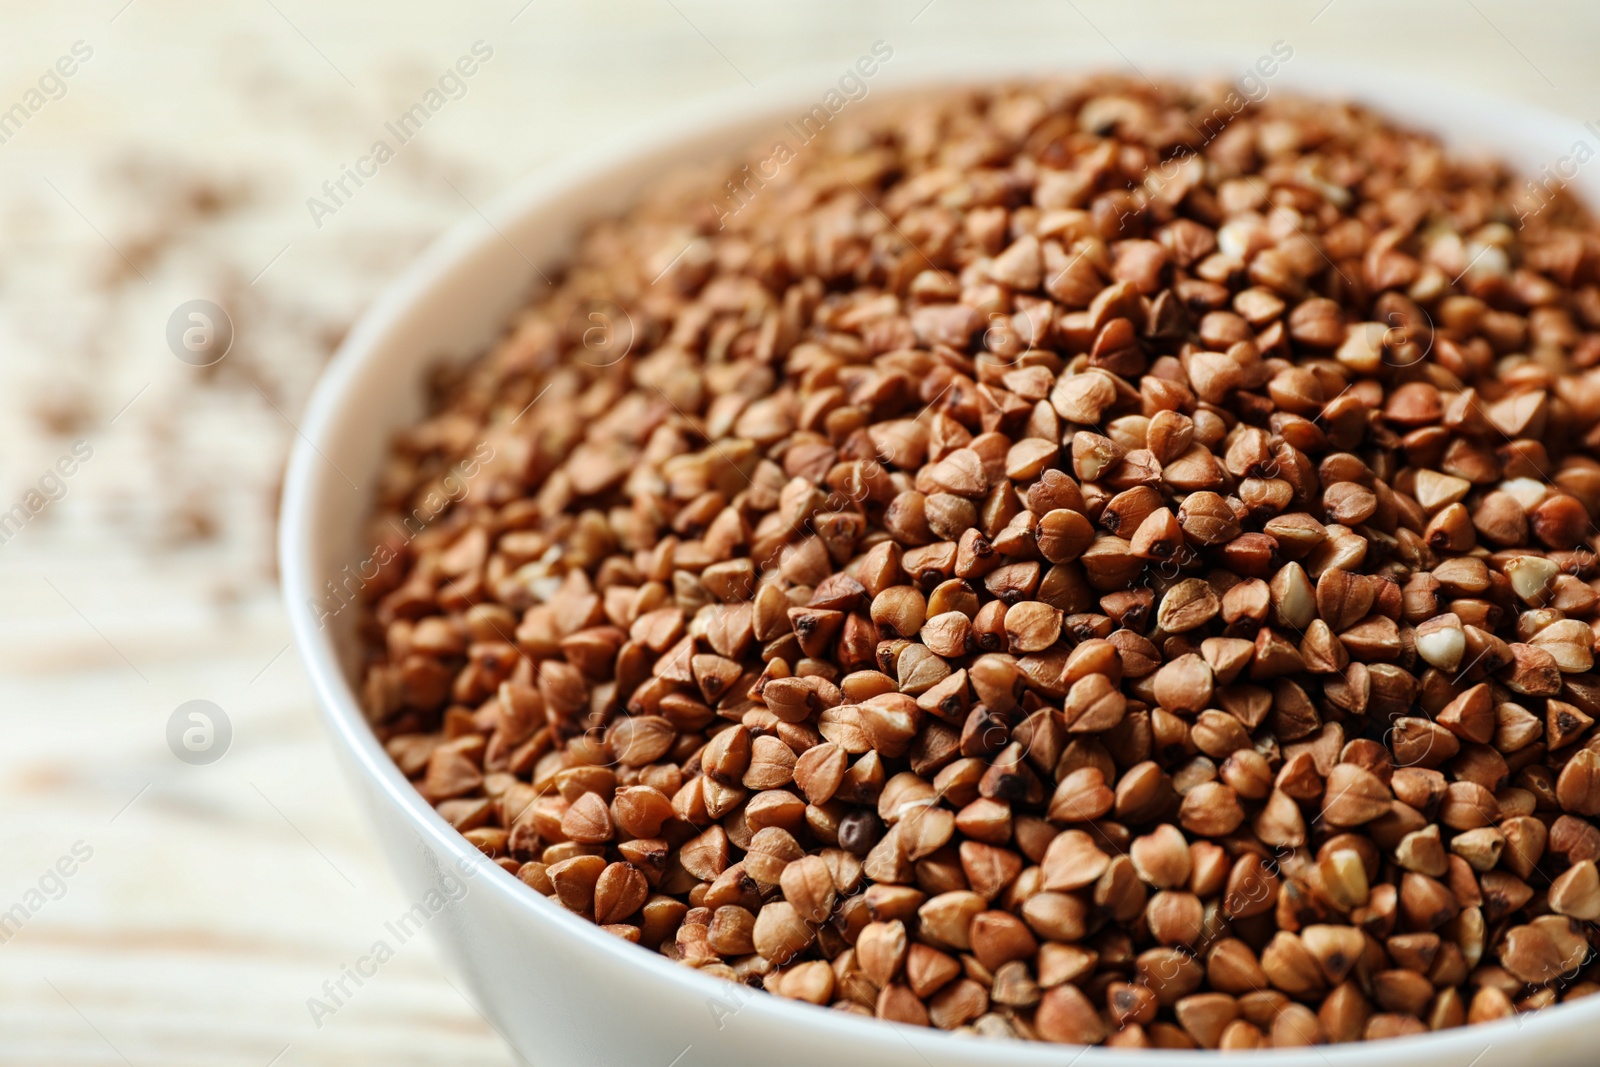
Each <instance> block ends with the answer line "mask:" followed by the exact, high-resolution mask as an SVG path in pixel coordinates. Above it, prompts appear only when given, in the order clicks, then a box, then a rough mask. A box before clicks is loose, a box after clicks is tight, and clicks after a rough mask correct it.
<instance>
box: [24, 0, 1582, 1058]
mask: <svg viewBox="0 0 1600 1067" xmlns="http://www.w3.org/2000/svg"><path fill="white" fill-rule="evenodd" d="M0 18H3V25H4V26H5V32H4V45H3V46H0V73H3V75H4V76H3V77H0V114H4V113H6V112H7V111H8V109H11V108H12V105H14V104H19V103H20V104H22V105H23V108H24V112H23V113H22V114H23V118H22V120H20V121H17V120H13V123H12V125H11V126H7V125H5V124H4V122H0V247H3V249H4V254H3V255H0V415H3V418H4V423H3V425H4V426H5V427H6V429H7V432H6V433H5V434H4V436H3V438H0V513H4V512H7V511H10V510H11V508H12V506H13V504H17V503H21V504H22V505H23V509H24V510H23V512H22V514H24V515H25V516H26V518H27V521H26V522H25V523H24V524H22V525H21V526H20V527H16V528H9V529H8V528H6V527H4V526H0V539H3V541H4V543H3V544H0V638H3V639H0V738H3V740H0V1064H4V1065H7V1067H11V1065H28V1064H40V1065H52V1067H55V1065H68V1064H111V1065H115V1064H132V1065H138V1067H145V1065H171V1067H182V1065H190V1064H193V1065H205V1067H214V1065H229V1067H231V1065H239V1067H268V1065H269V1064H276V1065H280V1067H299V1065H313V1064H316V1065H335V1064H337V1065H346V1064H374V1065H384V1067H394V1065H402V1064H418V1065H432V1064H440V1065H443V1064H450V1065H452V1067H468V1065H484V1067H488V1065H497V1067H498V1065H504V1064H509V1063H512V1062H517V1061H518V1059H519V1057H517V1056H516V1054H515V1053H513V1052H512V1051H511V1050H509V1049H508V1048H507V1047H506V1046H505V1045H504V1044H503V1043H502V1042H501V1041H500V1039H499V1038H498V1037H497V1036H496V1034H495V1032H494V1031H493V1030H492V1029H491V1028H490V1026H489V1025H488V1024H487V1023H486V1021H485V1020H484V1019H483V1018H482V1017H481V1016H479V1015H478V1013H477V1012H476V1010H475V1009H474V1008H473V1007H472V1006H471V1005H470V1004H469V1003H468V1002H467V1001H466V1000H465V999H464V998H463V996H462V995H461V994H460V993H459V992H458V989H457V986H458V985H459V979H457V978H456V977H455V976H454V975H452V974H451V973H450V972H449V971H448V970H447V969H446V968H445V967H444V965H443V964H442V962H441V960H440V958H439V956H438V955H437V953H436V951H435V949H434V947H433V945H432V944H431V943H430V942H429V941H428V939H426V938H420V939H417V940H415V941H412V942H409V943H407V944H406V945H405V946H404V947H403V948H402V949H401V950H400V952H399V953H398V955H397V957H396V958H395V959H394V960H393V961H392V962H391V963H389V964H388V965H387V966H386V967H385V968H384V969H383V971H382V972H381V974H380V976H379V977H378V978H377V979H376V980H373V981H371V982H369V983H368V984H367V985H366V986H364V987H363V988H362V989H361V990H360V991H359V992H358V994H357V995H356V996H355V997H354V998H352V1000H351V1002H350V1003H349V1004H348V1005H347V1006H346V1007H345V1008H344V1009H342V1010H341V1011H339V1012H338V1014H337V1016H336V1017H334V1018H329V1019H323V1020H322V1021H321V1025H320V1026H319V1025H317V1023H316V1022H315V1021H314V1020H313V1019H312V1016H311V1013H310V1012H309V1011H308V1008H307V1004H306V1001H307V998H309V997H311V996H313V995H316V994H318V993H319V990H320V987H321V985H322V983H323V982H324V981H325V980H327V979H330V978H334V977H337V975H338V972H339V970H340V968H341V967H342V966H343V965H344V964H345V963H348V962H349V961H351V960H352V959H354V958H355V956H356V955H358V954H359V952H360V951H361V950H362V949H364V947H365V946H368V945H370V944H371V943H372V941H373V940H374V939H375V938H376V937H377V936H379V935H380V933H381V929H382V925H383V922H384V921H385V920H386V919H388V918H390V917H392V916H394V915H395V914H397V913H398V912H399V911H400V910H402V909H403V908H404V907H405V906H406V901H404V900H403V898H402V896H401V894H400V891H399V890H398V888H397V887H396V885H395V883H394V882H393V881H392V879H391V877H390V875H389V873H388V871H387V870H386V868H385V866H384V864H383V862H382V859H381V857H379V855H378V854H377V851H376V850H375V848H374V847H373V845H372V843H371V841H370V839H369V837H368V829H367V826H366V824H365V822H364V821H363V818H362V816H361V813H360V812H359V811H358V810H356V809H355V806H354V803H353V796H352V794H351V792H350V791H349V790H348V789H347V788H346V786H345V784H344V783H343V782H342V781H341V780H340V778H339V777H338V774H337V771H336V768H335V766H334V763H333V761H332V759H331V758H330V754H329V750H328V746H327V742H326V740H325V738H324V736H323V734H322V732H321V729H320V727H319V725H318V722H317V719H316V716H315V711H314V708H313V701H312V697H311V693H310V689H309V686H308V684H307V681H306V678H305V675H304V673H303V671H302V670H301V667H300V664H299V662H298V660H297V659H296V656H295V653H294V651H293V650H292V649H291V648H289V647H288V633H287V627H286V623H285V617H284V613H283V610H282V608H281V607H280V605H279V601H278V599H277V591H276V588H275V585H274V565H273V558H272V553H273V534H272V522H273V519H274V514H275V510H276V509H275V502H274V498H275V494H276V491H277V487H278V482H279V476H280V470H281V466H282V461H283V457H284V454H285V450H286V448H287V446H288V444H289V442H290V441H291V440H292V439H293V436H294V434H295V432H296V431H295V428H294V422H295V419H296V418H297V416H298V413H299V411H300V410H301V408H302V406H303V404H304V402H305V399H306V397H307V395H308V393H309V390H310V388H311V386H312V383H313V381H314V380H315V377H316V375H317V373H318V371H319V369H320V367H321V366H322V364H323V362H324V361H325V360H326V358H327V356H328V354H329V353H330V351H331V350H332V347H333V346H334V345H335V344H336V343H337V342H338V340H339V338H340V337H341V336H342V335H343V333H344V332H345V330H346V329H347V328H348V326H349V324H350V323H351V321H352V320H353V318H354V317H355V316H356V315H357V314H358V313H359V311H360V310H361V308H362V307H363V306H364V305H365V304H367V303H368V302H369V301H370V300H371V299H372V298H373V296H374V295H375V294H376V293H377V292H378V290H379V289H380V287H381V286H382V285H383V284H384V283H385V281H386V280H387V279H389V278H391V277H392V276H393V275H394V273H395V272H396V271H397V269H398V268H399V266H400V265H401V264H403V263H404V262H405V261H406V260H407V258H408V257H410V256H411V255H412V254H414V253H415V252H416V250H418V249H419V248H420V247H421V246H422V245H423V244H424V243H425V242H426V241H427V240H428V239H429V238H430V237H432V236H433V235H435V234H436V233H437V232H438V231H439V230H440V229H442V228H443V227H444V226H446V225H448V224H449V223H451V222H452V221H454V220H455V219H457V218H459V217H462V216H464V215H466V214H467V213H469V212H470V211H471V210H472V209H471V208H470V207H469V205H468V203H466V202H464V201H467V200H468V199H469V198H470V201H471V202H473V203H476V202H479V201H480V200H481V199H483V198H487V197H488V196H490V195H491V194H492V193H493V192H494V191H496V190H497V189H499V188H500V187H502V186H503V185H504V184H506V183H507V182H509V181H510V180H512V179H513V178H514V177H515V176H517V175H520V174H522V173H524V172H526V171H528V170H530V169H533V168H535V167H537V166H539V165H540V164H542V163H546V162H548V161H550V160H553V159H555V158H557V157H559V156H561V155H562V154H564V153H567V152H570V151H572V150H574V149H575V148H578V147H581V146H583V145H585V144H587V143H589V142H592V141H594V140H596V139H598V138H600V137H603V136H606V135H609V134H613V133H616V132H617V131H619V130H622V129H626V128H628V127H630V126H634V125H638V124H644V125H648V123H649V121H650V119H651V117H652V116H653V115H657V114H659V113H660V112H661V111H662V110H663V109H665V108H667V107H669V106H671V105H674V104H677V103H680V102H682V101H686V100H689V99H692V98H694V97H696V96H699V95H703V94H708V93H712V92H716V91H722V90H730V89H732V90H735V91H738V90H739V87H740V86H742V85H744V83H745V82H747V81H748V82H749V83H751V84H753V85H760V84H762V83H764V82H766V81H768V80H770V79H772V78H775V77H777V76H779V75H781V74H783V73H785V72H787V71H789V70H791V69H792V68H795V67H799V66H809V65H817V64H822V65H824V66H826V65H827V64H831V63H837V64H839V66H840V69H843V66H844V65H845V64H847V63H849V62H851V61H852V60H853V59H854V58H855V56H857V55H858V54H860V53H861V52H863V51H865V50H866V49H867V48H868V47H869V46H870V45H871V43H872V42H873V41H875V40H878V39H883V40H887V41H889V42H890V43H891V44H892V45H893V46H894V48H895V49H896V52H897V55H907V56H914V55H916V54H918V53H919V52H922V51H928V50H934V49H947V48H949V47H950V45H951V44H952V43H960V42H969V43H978V44H984V45H989V46H993V45H998V44H1003V43H1004V42H1006V41H1010V40H1015V39H1019V38H1026V39H1028V40H1034V41H1037V40H1040V39H1045V40H1060V41H1062V42H1063V43H1064V44H1070V45H1071V46H1072V47H1074V48H1076V49H1079V50H1083V49H1088V50H1089V51H1090V52H1092V53H1093V54H1094V55H1096V56H1097V57H1098V60H1099V61H1100V62H1102V63H1103V64H1104V65H1106V66H1107V67H1119V66H1123V65H1124V57H1123V54H1122V53H1123V52H1124V50H1125V46H1126V45H1127V44H1128V43H1130V42H1135V41H1140V40H1146V39H1149V38H1150V37H1152V36H1154V37H1159V38H1161V39H1163V40H1165V39H1170V40H1174V41H1179V42H1186V43H1188V44H1191V45H1194V44H1205V43H1214V44H1218V45H1230V46H1235V47H1242V48H1245V49H1251V48H1256V47H1259V48H1260V49H1261V50H1265V48H1266V47H1267V46H1268V45H1269V44H1270V43H1271V42H1272V41H1274V40H1278V39H1282V40H1285V41H1288V42H1290V43H1291V44H1292V46H1293V47H1294V49H1295V52H1296V55H1297V56H1306V57H1316V58H1318V59H1326V60H1340V61H1354V62H1362V63H1367V64H1370V65H1373V66H1378V67H1401V68H1404V69H1407V70H1413V71H1417V72H1420V73H1423V74H1428V75H1432V76H1434V77H1436V78H1439V79H1442V80H1445V81H1449V82H1453V83H1456V84H1460V85H1467V86H1473V87H1477V88H1480V89H1488V90H1492V91H1495V92H1498V93H1501V94H1503V95H1506V96H1510V97H1514V98H1518V99H1522V100H1526V101H1530V102H1534V103H1539V104H1543V105H1545V106H1547V107H1551V108H1553V109H1556V110H1561V111H1564V112H1566V113H1568V114H1571V115H1573V116H1575V117H1577V118H1580V119H1594V118H1600V67H1596V66H1595V65H1594V64H1593V62H1592V57H1591V55H1590V52H1591V50H1592V48H1591V46H1592V45H1593V43H1594V41H1595V39H1596V30H1597V28H1600V15H1597V13H1596V10H1595V9H1594V7H1593V5H1591V4H1587V3H1580V2H1576V0H1574V2H1570V3H1558V4H1547V5H1542V6H1534V5H1531V4H1513V3H1511V2H1509V0H1462V2H1455V0H1451V2H1444V0H1438V2H1431V3H1422V4H1415V5H1406V6H1405V7H1402V6H1401V5H1398V4H1393V3H1377V2H1369V0H1331V2H1329V0H1309V2H1298V0H1296V2H1291V3H1285V2H1279V0H1271V2H1267V0H1262V2H1258V3H1251V4H1228V5H1221V4H1207V5H1203V6H1200V5H1196V6H1195V7H1193V8H1191V7H1190V6H1189V5H1180V4H1177V3H1165V2H1163V3H1154V4H1152V3H1145V4H1113V3H1110V2H1091V0H1067V2H1066V3H1064V4H1058V3H1023V4H983V5H979V4H977V3H974V2H973V0H931V2H930V0H892V2H889V0H876V2H867V0H825V2H807V3H804V4H788V5H770V4H750V3H733V2H730V0H638V2H629V3H620V2H600V3H585V4H583V5H582V6H581V7H580V6H578V5H576V4H561V3H557V2H555V0H531V2H525V0H503V2H502V0H495V2H486V0H468V2H467V3H465V4H460V5H438V4H424V3H422V2H420V0H399V2H390V3H382V4H380V3H376V2H371V3H359V4H357V3H345V4H340V5H331V4H314V3H311V2H310V0H234V2H231V3H228V4H225V5H223V4H214V3H201V2H199V0H93V2H76V0H75V2H72V3H66V4H52V5H40V4H28V5H23V4H21V3H20V2H16V0H11V2H8V3H6V4H5V7H4V9H3V14H0ZM480 41H481V42H483V45H484V46H487V48H488V49H490V50H491V55H490V58H488V59H487V60H485V61H484V62H482V63H481V65H480V66H479V69H478V70H477V72H476V73H475V74H474V76H473V77H472V78H470V79H467V80H465V82H464V83H463V84H464V95H461V96H460V98H459V99H452V100H450V101H448V102H447V104H446V105H445V106H444V107H443V108H442V109H441V110H440V111H439V112H438V114H437V115H435V116H434V117H433V118H432V119H430V122H429V124H428V126H427V127H426V128H425V129H424V130H423V131H422V132H421V134H419V135H418V136H417V137H416V138H415V140H413V141H410V142H408V143H407V144H406V145H404V146H403V147H402V148H401V149H400V150H399V152H398V153H397V155H396V157H395V159H394V160H393V161H391V162H389V163H387V164H385V165H384V167H383V168H382V169H381V170H380V171H379V174H378V176H377V177H376V178H374V179H372V180H370V181H368V182H367V183H365V184H364V185H363V186H362V187H361V188H360V189H359V190H356V191H355V193H354V195H352V196H350V197H348V198H341V199H342V201H343V202H342V203H338V204H337V205H336V207H337V209H336V210H334V211H332V212H326V211H324V212H320V213H315V214H317V215H318V216H319V217H314V212H313V210H312V209H311V208H309V207H308V206H307V199H308V198H310V197H314V196H321V195H322V189H321V187H322V183H323V182H324V181H328V180H334V179H337V178H338V177H339V176H340V174H341V167H342V166H343V165H347V164H351V163H353V162H354V161H355V160H356V159H357V158H358V157H359V156H361V155H363V154H364V153H365V152H366V151H367V150H368V147H369V146H370V144H371V143H372V141H373V140H375V139H376V138H377V137H379V136H381V131H382V127H383V123H384V122H385V121H386V120H389V119H392V118H394V117H395V116H397V115H398V114H400V113H401V112H403V111H405V110H406V109H407V108H409V107H410V106H411V104H412V103H414V102H416V101H417V100H418V99H420V98H421V96H422V94H423V93H424V92H425V90H426V89H427V88H428V87H429V86H430V85H432V84H436V83H437V82H438V80H439V78H440V76H441V75H442V74H443V73H444V72H445V71H446V70H447V69H449V68H450V67H451V66H452V65H453V64H454V63H455V62H456V59H457V58H458V57H459V56H462V55H465V54H468V53H469V52H470V51H471V49H472V47H473V45H474V43H475V42H480ZM480 47H482V46H480ZM58 63H60V64H61V66H59V67H58V66H57V64H58ZM68 68H70V69H71V70H72V74H71V75H70V76H69V77H60V76H59V73H56V74H52V73H51V72H59V71H61V70H65V69H68ZM30 90H36V91H37V95H35V96H30V95H29V94H30ZM36 105H37V106H36ZM326 203H327V202H326V201H325V204H326ZM330 206H332V205H330ZM197 298H204V299H209V300H212V301H215V302H216V303H218V304H220V305H221V306H222V307H224V308H225V309H226V310H227V312H228V314H229V316H230V318H231V319H232V322H233V324H234V327H235V341H234V344H233V347H232V349H231V350H230V351H229V353H228V355H227V356H226V358H224V359H223V360H222V361H221V362H219V363H217V364H216V365H214V366H211V367H208V368H204V369H198V368H195V367H192V366H189V365H187V364H185V363H183V362H180V361H179V360H178V359H176V358H174V356H173V354H172V352H171V351H170V350H169V348H168V344H167V341H166V331H167V323H168V319H169V317H170V316H171V315H172V313H173V311H174V309H176V308H177V307H178V306H179V305H180V304H183V303H184V302H185V301H188V300H192V299H197ZM79 442H81V443H79ZM75 445H76V448H77V450H78V452H77V456H76V457H74V456H73V452H74V447H75ZM85 455H86V456H87V458H83V457H84V456H85ZM64 457H73V458H72V460H71V461H67V462H64V463H63V466H62V468H60V469H67V468H70V469H72V474H71V476H70V477H59V478H58V477H56V476H52V475H50V473H49V472H51V471H54V470H57V469H58V468H57V467H56V464H57V462H58V461H61V460H63V459H64ZM41 480H42V485H41ZM30 492H33V493H37V494H38V495H35V496H31V497H30V495H29V494H30ZM36 506H37V513H34V512H35V507H36ZM197 699H199V700H208V701H211V702H213V703H214V704H216V705H217V706H219V707H220V708H222V709H223V710H224V712H225V714H226V715H227V717H228V720H229V722H230V723H231V726H232V740H231V743H230V746H229V748H228V750H227V753H226V756H225V757H224V758H222V759H221V760H219V761H217V762H214V763H211V764H209V765H204V766H193V765H189V764H187V763H184V762H181V761H180V760H179V759H177V758H175V756H174V754H173V752H172V751H171V750H170V749H169V747H168V743H167V740H166V733H167V723H168V720H169V718H170V717H171V716H172V715H173V713H174V711H175V709H177V708H178V706H179V705H181V704H183V703H185V702H187V701H190V700H197ZM67 871H70V874H63V873H62V872H67ZM525 1055H526V1056H527V1060H526V1061H523V1062H534V1063H538V1062H540V1061H541V1059H540V1057H539V1056H538V1053H537V1050H534V1049H529V1050H525ZM686 1067H688V1065H686Z"/></svg>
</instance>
